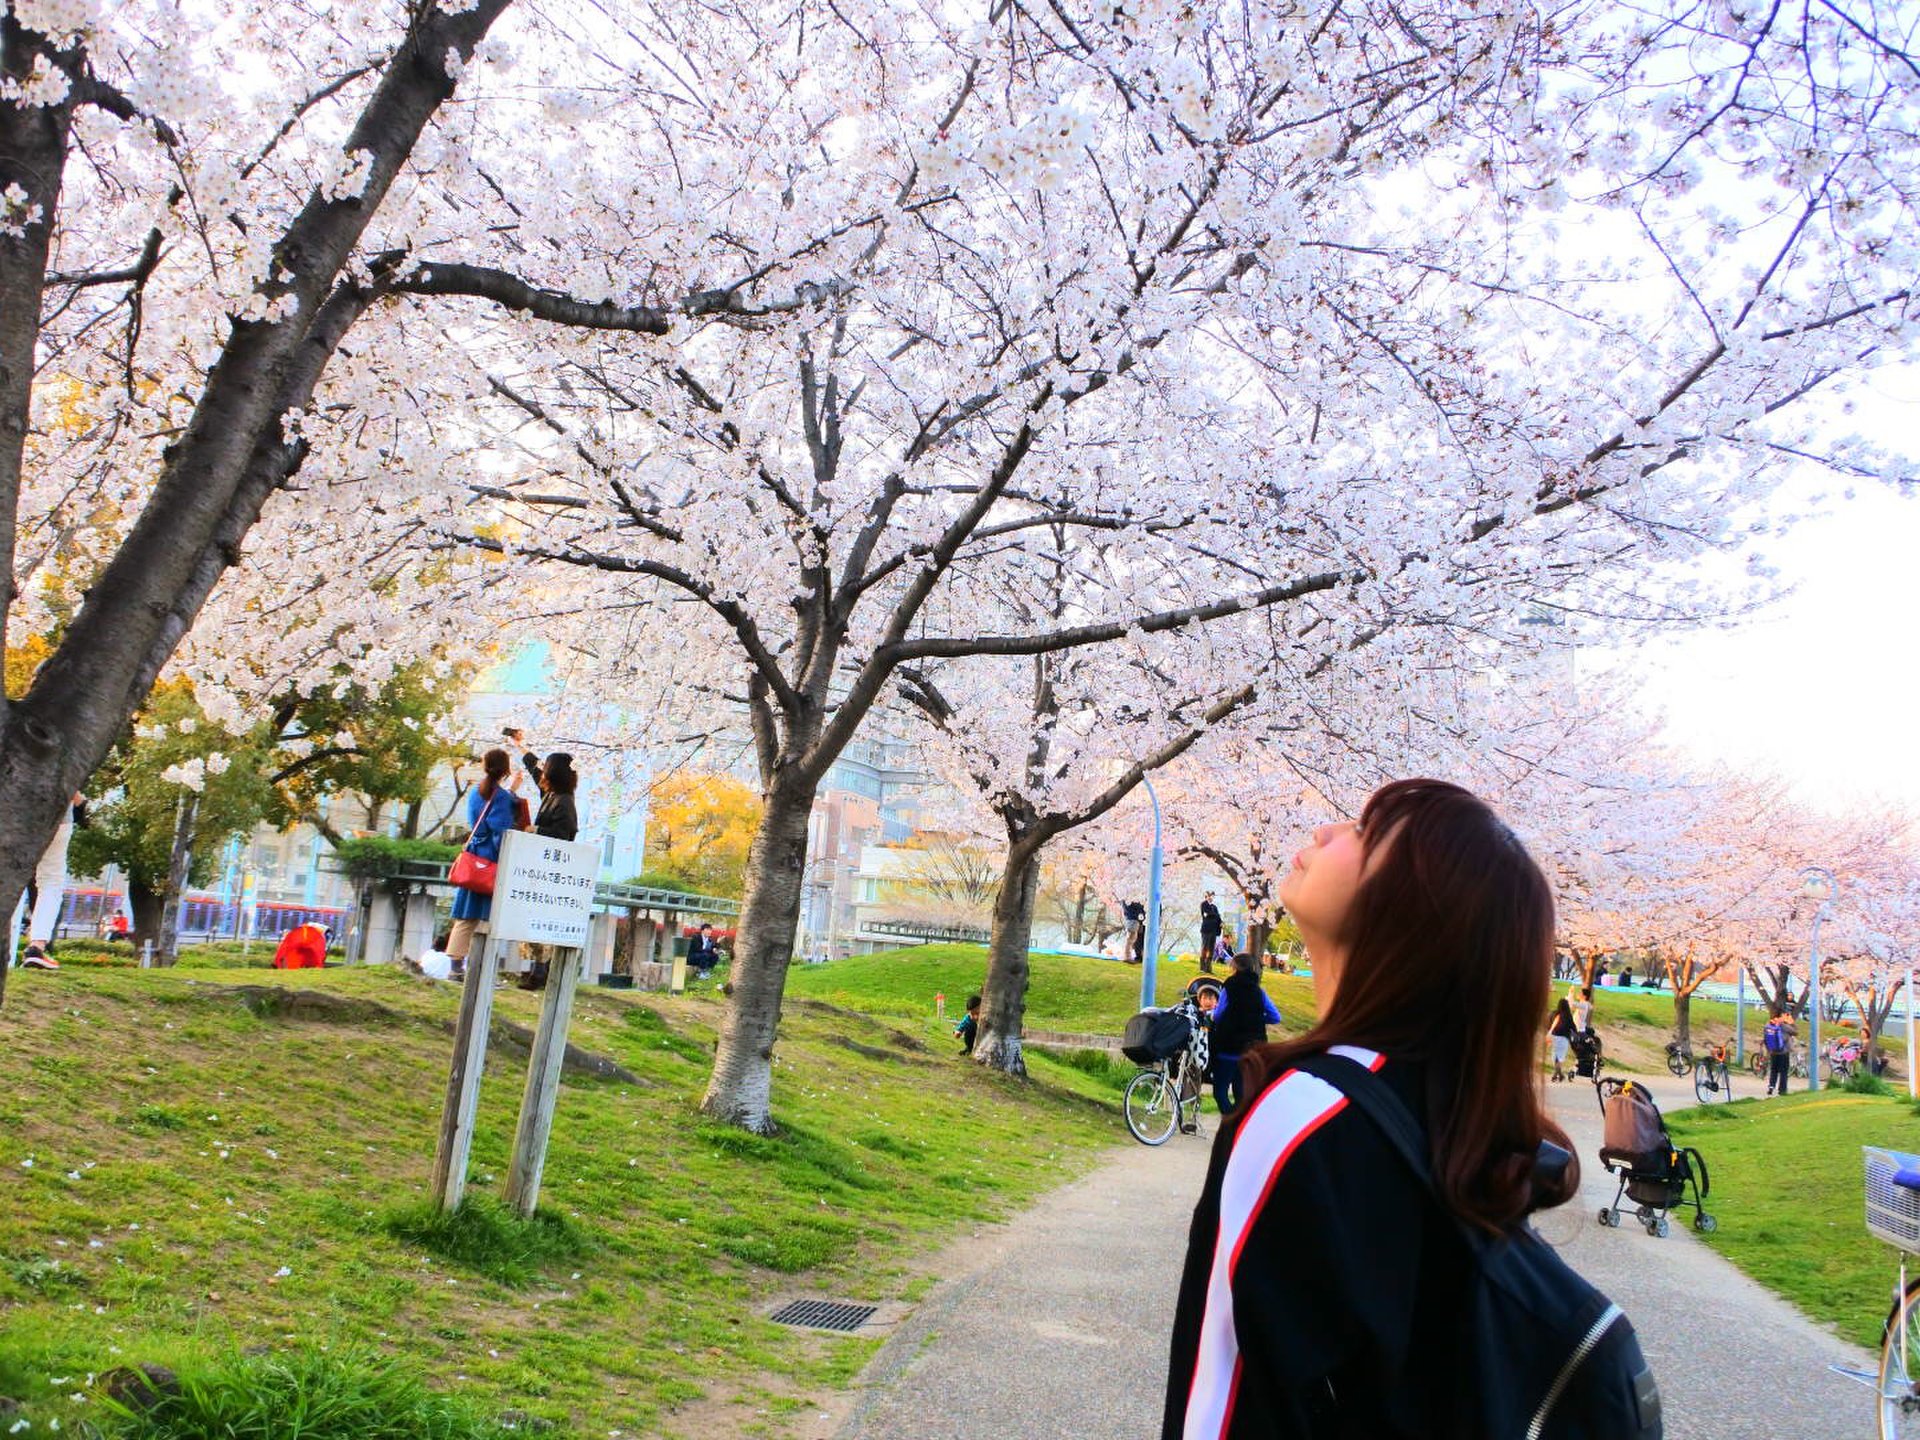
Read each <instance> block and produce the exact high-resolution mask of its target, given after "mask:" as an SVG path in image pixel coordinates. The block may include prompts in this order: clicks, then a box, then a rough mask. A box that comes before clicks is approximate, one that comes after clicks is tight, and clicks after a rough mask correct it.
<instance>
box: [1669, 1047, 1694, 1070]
mask: <svg viewBox="0 0 1920 1440" xmlns="http://www.w3.org/2000/svg"><path fill="white" fill-rule="evenodd" d="M1691 1059H1692V1057H1691V1056H1689V1055H1688V1054H1687V1052H1686V1051H1684V1050H1681V1049H1678V1048H1670V1049H1668V1051H1667V1072H1668V1073H1669V1074H1672V1075H1684V1074H1686V1073H1687V1064H1688V1062H1689V1061H1690V1060H1691Z"/></svg>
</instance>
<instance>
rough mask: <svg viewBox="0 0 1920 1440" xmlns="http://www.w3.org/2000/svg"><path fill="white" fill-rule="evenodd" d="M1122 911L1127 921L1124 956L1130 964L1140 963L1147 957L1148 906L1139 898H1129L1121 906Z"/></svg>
mask: <svg viewBox="0 0 1920 1440" xmlns="http://www.w3.org/2000/svg"><path fill="white" fill-rule="evenodd" d="M1120 913H1121V914H1122V915H1124V916H1125V917H1126V921H1127V948H1126V952H1125V954H1124V956H1123V958H1124V959H1125V960H1126V962H1127V964H1129V965H1139V964H1142V963H1144V962H1145V960H1146V958H1147V907H1146V906H1144V905H1142V904H1141V903H1140V902H1139V901H1138V900H1128V901H1127V902H1125V903H1124V904H1123V905H1121V907H1120Z"/></svg>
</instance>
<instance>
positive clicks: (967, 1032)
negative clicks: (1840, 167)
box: [953, 995, 980, 1055]
mask: <svg viewBox="0 0 1920 1440" xmlns="http://www.w3.org/2000/svg"><path fill="white" fill-rule="evenodd" d="M953 1033H954V1034H955V1035H957V1036H959V1037H960V1053H961V1054H962V1055H971V1054H972V1053H973V1042H974V1041H975V1040H977V1039H979V1038H980V997H979V996H978V995H969V996H968V997H967V1013H966V1014H965V1015H962V1016H961V1017H960V1023H959V1024H958V1025H956V1026H954V1027H953Z"/></svg>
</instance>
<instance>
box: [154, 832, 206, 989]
mask: <svg viewBox="0 0 1920 1440" xmlns="http://www.w3.org/2000/svg"><path fill="white" fill-rule="evenodd" d="M199 816H200V797H199V796H198V795H191V794H189V795H183V796H181V797H180V808H179V809H178V810H176V811H175V812H174V819H173V851H172V853H171V854H170V855H169V856H168V858H167V889H166V894H165V895H164V896H163V897H162V899H161V903H160V946H159V952H158V956H157V958H158V960H159V963H160V964H162V965H171V964H173V962H174V959H175V958H176V957H177V956H178V955H179V953H180V900H181V897H182V896H183V895H184V894H185V892H186V888H187V872H188V871H189V870H191V869H192V868H193V822H194V821H195V820H197V819H198V818H199Z"/></svg>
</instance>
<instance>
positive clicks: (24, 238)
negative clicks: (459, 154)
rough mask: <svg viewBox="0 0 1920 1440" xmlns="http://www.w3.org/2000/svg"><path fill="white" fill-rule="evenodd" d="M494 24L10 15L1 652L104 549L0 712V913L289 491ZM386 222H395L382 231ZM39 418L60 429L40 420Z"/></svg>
mask: <svg viewBox="0 0 1920 1440" xmlns="http://www.w3.org/2000/svg"><path fill="white" fill-rule="evenodd" d="M506 8H507V0H465V3H452V0H449V3H447V4H445V5H437V4H434V3H430V0H410V3H407V4H404V5H396V6H393V7H389V9H388V11H387V12H386V13H384V14H380V15H376V14H374V13H373V12H372V11H366V12H364V13H363V12H361V11H358V10H356V11H354V12H353V13H351V14H334V15H330V16H327V17H325V18H311V19H310V22H309V23H300V24H291V25H290V24H286V23H284V21H283V19H282V17H279V16H277V15H276V14H275V13H274V12H273V11H271V10H262V11H260V12H259V13H258V14H257V15H253V16H248V17H246V18H244V19H243V18H241V17H240V16H238V15H234V16H221V15H217V14H210V13H206V12H205V10H204V8H202V9H196V10H193V11H188V10H183V9H182V8H181V7H179V6H176V5H172V4H165V3H160V0H122V3H115V4H111V5H103V4H100V3H97V0H9V3H8V4H7V7H6V11H5V14H4V16H0V295H4V296H5V304H4V305H3V306H0V552H3V558H4V561H5V570H4V574H5V577H6V592H5V597H4V599H5V605H4V609H3V611H0V625H3V626H4V627H6V628H5V629H4V630H0V638H7V637H9V636H11V635H13V634H40V633H44V631H45V630H46V629H47V628H48V626H47V625H46V624H45V623H44V621H45V617H44V615H42V614H39V613H37V611H36V607H37V605H38V604H39V603H40V601H41V598H42V597H41V596H40V594H39V593H38V587H36V585H35V583H34V577H35V575H36V572H37V571H38V570H39V569H41V568H43V567H44V565H45V562H46V561H47V559H48V557H49V556H50V555H58V553H59V552H60V550H61V548H62V544H63V537H64V536H65V535H66V534H67V533H68V532H69V530H70V523H69V522H70V520H71V517H72V516H73V514H74V513H75V512H76V510H79V511H88V512H99V511H101V510H105V511H108V512H111V513H112V514H114V515H116V516H117V517H119V518H120V520H121V521H122V524H121V525H120V528H119V529H118V532H117V535H116V537H115V539H114V540H113V541H112V542H110V543H108V544H106V545H104V546H103V547H102V549H101V551H100V553H99V556H98V564H97V567H96V568H94V569H93V570H92V573H91V574H88V575H86V576H84V577H83V579H84V597H85V598H84V601H83V603H81V604H80V605H79V608H78V610H77V612H76V613H73V614H72V615H71V616H69V617H61V621H60V623H59V625H58V627H57V628H58V638H57V641H56V642H55V643H53V644H52V645H51V650H50V653H49V654H48V656H47V658H46V659H45V661H44V663H42V664H41V665H40V667H39V669H38V671H37V673H36V674H35V675H34V677H33V679H32V682H31V684H30V685H29V686H28V688H27V689H26V691H25V693H23V694H17V695H10V696H8V697H6V700H5V706H4V711H0V780H3V782H4V784H5V786H6V790H7V794H8V797H9V812H10V823H9V825H8V826H7V827H6V829H5V831H4V832H0V901H3V902H5V903H10V902H11V897H13V896H14V895H17V894H18V893H19V891H20V888H21V886H22V885H23V884H24V882H25V879H26V877H27V875H28V873H29V872H30V871H31V869H32V867H33V864H34V862H35V860H36V859H37V857H38V854H39V851H40V849H41V847H42V846H43V845H44V844H45V843H46V840H47V838H48V836H49V835H51V833H52V831H53V829H54V826H55V824H56V823H57V820H58V816H59V812H60V809H61V807H62V806H63V805H65V804H66V803H67V800H68V797H69V796H70V795H71V794H72V792H73V791H74V790H75V789H76V788H77V787H78V786H79V785H80V784H81V783H82V782H83V781H84V780H85V778H86V777H87V775H88V774H89V773H90V772H91V771H92V770H93V769H94V767H95V766H96V765H97V764H99V762H100V760H101V759H102V757H103V756H105V754H106V753H107V749H108V747H109V746H110V745H111V744H112V743H113V741H114V738H115V737H116V736H117V735H118V734H119V733H120V731H121V729H122V727H123V726H124V725H125V724H126V723H127V721H128V719H129V717H130V716H132V714H133V713H134V711H135V710H136V709H137V708H138V706H139V705H140V703H141V701H142V699H143V698H144V697H145V695H146V694H147V692H148V690H149V688H150V687H151V686H152V684H153V683H154V680H155V678H156V677H157V676H158V675H159V673H160V671H161V669H162V667H163V666H165V665H166V664H167V662H168V660H169V659H170V658H171V657H172V655H173V654H174V651H175V649H176V647H177V646H178V645H179V643H180V640H181V637H182V636H183V635H184V634H185V632H186V631H187V629H188V628H189V627H190V626H191V625H192V624H193V622H194V619H195V617H196V615H197V614H198V613H199V611H200V609H201V607H202V606H203V605H204V604H205V602H206V600H207V597H208V595H209V594H210V593H211V592H212V590H213V589H214V587H215V585H216V584H217V583H218V581H219V580H220V578H221V576H222V575H223V573H224V572H226V571H227V569H228V568H229V567H230V566H232V565H233V564H234V563H235V562H236V560H238V559H239V558H240V555H241V551H242V546H243V545H244V543H245V541H246V537H247V534H248V531H249V530H250V529H251V527H252V526H253V525H254V523H255V521H256V520H257V519H258V517H259V515H260V512H261V509H262V506H263V505H264V504H265V503H266V501H267V499H268V497H269V496H270V495H272V494H273V493H274V492H275V491H277V490H279V489H281V488H283V487H285V486H286V485H287V484H288V483H289V482H290V480H291V479H292V477H293V476H294V475H295V474H296V473H297V472H298V471H299V470H300V468H301V465H302V464H303V462H304V461H305V459H306V457H307V455H308V454H309V452H310V450H311V448H312V445H313V439H312V437H311V436H310V435H309V434H308V433H307V432H306V430H305V428H304V426H303V423H302V416H303V414H304V413H305V412H306V410H307V407H308V406H309V405H310V404H311V402H312V399H313V396H314V393H315V390H316V387H317V386H318V384H319V381H320V377H321V375H322V373H323V372H324V370H325V368H326V366H327V365H328V363H329V362H330V361H331V360H332V359H333V357H334V355H335V354H336V352H337V351H338V350H339V349H340V347H341V345H342V343H343V341H344V340H345V337H346V335H347V333H348V331H349V329H350V328H351V327H353V326H354V325H355V324H356V323H357V322H359V321H360V320H361V319H362V317H364V316H365V315H366V313H367V311H368V310H369V308H370V307H372V306H373V305H374V303H375V301H376V298H377V296H378V294H379V292H380V290H381V288H382V274H383V269H384V267H383V265H382V262H380V261H378V260H377V259H376V258H375V257H376V256H377V255H380V254H387V253H392V252H393V250H394V248H395V246H396V245H398V246H399V247H400V252H401V253H404V252H405V249H406V247H407V245H408V241H407V239H406V238H405V237H406V234H407V232H408V230H409V229H410V228H411V224H412V223H413V222H414V221H417V220H420V219H423V218H424V212H425V211H428V210H431V209H432V208H433V207H432V204H431V202H430V201H428V200H426V199H425V198H424V197H426V196H427V195H429V194H430V193H431V192H432V191H433V182H432V178H431V175H430V171H431V168H432V167H431V165H424V166H420V165H416V168H415V169H413V170H411V171H410V170H409V169H408V167H409V165H410V164H416V162H417V160H418V158H419V156H418V147H419V146H420V144H421V141H422V137H423V136H424V135H426V134H428V132H429V131H430V130H436V129H438V126H437V124H436V117H437V116H438V114H439V112H440V110H441V107H442V106H443V105H444V103H445V102H446V100H447V99H448V97H449V96H450V95H451V94H452V93H453V90H454V86H455V83H456V80H457V79H458V77H459V74H460V72H461V70H462V68H463V67H464V66H465V65H467V64H468V62H469V61H470V60H471V59H472V57H473V56H474V53H475V51H476V49H477V47H478V46H479V45H480V43H481V42H482V40H483V39H484V38H485V37H486V35H487V34H488V31H489V30H490V28H491V27H492V26H493V24H494V22H495V21H496V20H497V19H498V18H499V17H500V15H501V13H502V12H503V11H504V10H505V9H506ZM439 138H442V139H444V138H446V137H445V136H444V134H443V135H442V136H440V137H439ZM390 202H395V203H394V204H393V205H392V207H391V208H394V209H398V210H401V211H405V212H407V215H408V218H405V219H399V220H398V221H397V225H396V228H394V229H393V230H386V229H385V228H384V226H383V224H381V223H379V222H380V220H381V217H382V216H383V212H386V211H387V210H388V209H389V207H390ZM442 213H443V214H444V213H445V212H442ZM467 223H468V224H470V225H471V224H484V223H485V222H484V220H483V219H482V217H479V216H477V215H476V216H473V217H471V218H470V219H469V221H468V222H467ZM76 396H77V397H78V399H77V400H76V398H75V397H76ZM60 404H69V405H71V406H73V407H74V408H76V409H77V412H78V421H79V423H78V424H77V425H76V424H74V423H71V422H73V421H74V420H75V418H76V417H75V415H73V414H69V415H67V416H65V417H63V419H64V420H65V421H66V422H68V423H63V424H62V425H59V426H56V427H49V426H48V425H47V424H46V423H45V418H44V417H45V416H46V414H47V412H48V410H49V408H50V407H53V406H56V405H60ZM30 442H31V443H30ZM4 978H5V974H4V970H0V984H3V983H4Z"/></svg>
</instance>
